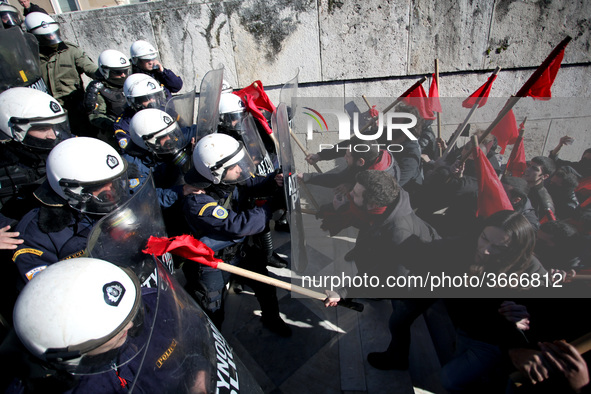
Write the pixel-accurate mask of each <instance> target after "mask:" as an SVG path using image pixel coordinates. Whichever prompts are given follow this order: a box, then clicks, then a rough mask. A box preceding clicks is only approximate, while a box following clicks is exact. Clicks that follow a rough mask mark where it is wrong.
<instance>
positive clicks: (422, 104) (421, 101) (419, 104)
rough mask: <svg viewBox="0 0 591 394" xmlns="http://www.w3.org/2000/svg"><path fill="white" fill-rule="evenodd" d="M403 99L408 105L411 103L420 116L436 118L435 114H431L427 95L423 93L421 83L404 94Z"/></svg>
mask: <svg viewBox="0 0 591 394" xmlns="http://www.w3.org/2000/svg"><path fill="white" fill-rule="evenodd" d="M403 100H404V102H405V103H407V104H408V105H411V106H413V107H415V108H416V109H418V110H419V115H420V116H421V118H423V119H436V117H435V115H433V111H431V108H430V105H429V101H428V97H427V94H426V93H425V89H423V85H419V86H417V87H416V88H415V89H414V90H413V91H411V92H410V93H409V94H408V95H407V96H405V97H404V98H403Z"/></svg>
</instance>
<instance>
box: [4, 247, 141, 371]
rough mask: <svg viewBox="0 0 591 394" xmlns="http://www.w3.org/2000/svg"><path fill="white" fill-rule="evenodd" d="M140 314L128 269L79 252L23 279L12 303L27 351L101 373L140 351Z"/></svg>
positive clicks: (53, 361)
mask: <svg viewBox="0 0 591 394" xmlns="http://www.w3.org/2000/svg"><path fill="white" fill-rule="evenodd" d="M143 313H144V310H143V304H142V298H141V290H140V284H139V281H138V279H137V277H136V276H135V274H134V273H133V272H132V271H131V270H128V269H124V268H121V267H118V266H116V265H114V264H111V263H109V262H106V261H104V260H100V259H94V258H85V257H79V258H74V259H69V260H64V261H59V262H57V263H55V264H52V265H50V266H49V267H47V268H46V269H45V270H43V271H41V272H39V273H38V274H37V275H35V277H33V279H32V280H31V281H30V282H29V283H27V285H26V286H25V288H24V289H23V291H22V292H21V293H20V295H19V297H18V299H17V301H16V304H15V307H14V328H15V331H16V334H17V335H18V337H19V338H20V340H21V341H22V343H23V344H24V345H25V347H26V348H27V349H28V350H29V351H30V352H31V353H33V354H34V355H35V356H37V357H38V358H40V359H42V360H44V361H47V362H50V363H51V364H52V365H54V366H56V367H57V368H60V369H65V370H67V371H68V372H70V373H74V374H91V373H100V372H106V371H108V370H110V369H112V368H114V367H116V366H120V365H123V364H125V363H127V362H129V361H130V360H131V359H133V358H134V357H135V356H137V355H138V354H140V353H141V352H140V350H141V349H142V348H143V347H144V346H145V344H146V343H145V342H143V343H142V340H141V339H142V338H143V336H141V335H138V334H139V333H140V329H141V328H142V325H143V324H144V322H143ZM134 339H136V340H135V341H134ZM129 342H134V343H133V345H130V344H129ZM98 355H100V356H98Z"/></svg>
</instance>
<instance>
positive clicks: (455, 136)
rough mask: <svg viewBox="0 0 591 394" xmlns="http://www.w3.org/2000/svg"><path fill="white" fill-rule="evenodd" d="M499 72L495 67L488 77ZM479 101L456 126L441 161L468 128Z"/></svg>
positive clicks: (478, 100) (479, 98) (480, 98)
mask: <svg viewBox="0 0 591 394" xmlns="http://www.w3.org/2000/svg"><path fill="white" fill-rule="evenodd" d="M499 71H501V67H497V68H496V69H495V71H494V72H493V73H492V75H491V76H490V77H492V76H494V75H497V74H498V73H499ZM490 77H489V78H490ZM481 100H482V97H478V98H477V99H476V103H474V105H473V106H472V108H470V112H468V116H466V119H464V121H463V122H462V124H460V125H459V126H458V128H457V129H456V131H454V133H453V135H452V137H451V140H450V141H449V144H448V145H447V148H445V151H444V152H443V155H442V156H441V157H442V158H443V159H445V158H446V157H447V155H448V154H449V152H450V151H451V149H452V148H453V146H454V145H455V143H456V141H457V140H458V138H459V137H460V135H462V132H463V131H464V129H465V128H466V126H468V123H469V122H470V118H472V115H473V114H474V112H475V111H476V109H477V108H478V105H479V104H480V101H481Z"/></svg>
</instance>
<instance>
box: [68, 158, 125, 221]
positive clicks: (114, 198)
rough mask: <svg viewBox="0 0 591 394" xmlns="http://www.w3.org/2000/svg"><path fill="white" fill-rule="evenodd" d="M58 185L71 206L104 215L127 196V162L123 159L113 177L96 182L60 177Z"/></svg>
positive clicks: (123, 201) (119, 204)
mask: <svg viewBox="0 0 591 394" xmlns="http://www.w3.org/2000/svg"><path fill="white" fill-rule="evenodd" d="M59 185H60V187H61V188H62V190H63V192H64V194H65V195H66V196H67V197H68V204H69V205H70V206H71V207H72V208H74V209H76V210H78V211H80V212H85V213H91V214H97V215H105V214H107V213H109V212H111V211H113V210H114V209H115V208H117V207H119V206H121V205H122V204H123V203H125V201H127V200H128V198H129V191H128V189H129V182H128V179H127V162H125V161H124V170H123V171H122V172H121V173H120V174H119V175H117V176H115V177H113V178H110V179H106V180H101V181H97V182H80V181H77V180H69V179H60V181H59Z"/></svg>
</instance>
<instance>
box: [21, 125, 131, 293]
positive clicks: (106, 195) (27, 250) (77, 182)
mask: <svg viewBox="0 0 591 394" xmlns="http://www.w3.org/2000/svg"><path fill="white" fill-rule="evenodd" d="M46 170H47V181H45V182H44V183H43V185H41V187H40V188H39V189H37V190H36V191H35V197H36V198H37V199H38V200H39V201H40V202H41V204H42V205H41V206H40V207H39V208H35V209H33V210H31V211H30V212H29V213H27V214H26V215H25V216H24V217H23V218H22V219H21V221H20V222H19V224H18V225H17V227H16V231H18V232H20V234H21V238H22V239H23V240H24V243H23V244H21V245H19V248H17V250H16V251H15V252H14V255H13V257H12V260H13V261H14V262H15V263H16V266H17V268H18V270H19V272H20V274H21V279H23V280H24V282H25V283H26V282H28V281H29V280H31V279H32V278H33V277H34V276H35V275H36V274H37V273H39V272H41V271H43V270H44V269H45V268H47V266H49V265H51V264H54V263H56V262H57V261H59V260H63V259H66V258H71V257H76V256H80V255H83V254H84V250H85V248H86V243H87V237H88V235H89V233H90V231H91V230H92V228H93V226H94V225H95V224H96V223H97V222H98V220H99V219H100V218H101V217H102V216H104V215H106V214H107V213H109V212H111V211H112V210H114V209H115V208H117V207H118V206H120V205H121V204H123V203H124V202H125V201H126V200H127V199H128V197H129V182H128V178H127V163H126V162H125V160H123V158H122V157H121V156H120V155H119V153H117V151H116V150H115V149H114V148H113V147H111V146H109V145H108V144H107V143H106V142H103V141H101V140H98V139H96V138H88V137H79V138H70V139H68V140H66V141H63V142H61V143H60V144H58V145H57V146H56V147H55V148H53V149H52V151H51V152H50V154H49V156H48V158H47V168H46Z"/></svg>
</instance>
